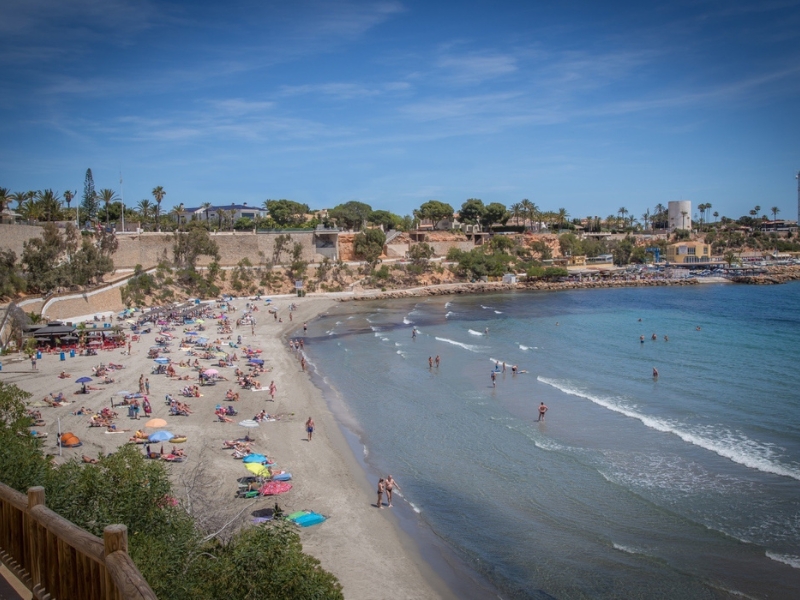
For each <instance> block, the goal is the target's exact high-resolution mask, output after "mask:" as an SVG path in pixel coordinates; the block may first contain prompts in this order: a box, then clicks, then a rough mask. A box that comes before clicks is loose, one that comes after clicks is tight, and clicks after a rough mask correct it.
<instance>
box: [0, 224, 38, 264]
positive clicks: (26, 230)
mask: <svg viewBox="0 0 800 600" xmlns="http://www.w3.org/2000/svg"><path fill="white" fill-rule="evenodd" d="M38 237H42V228H41V227H39V226H38V225H11V224H10V223H0V249H3V250H12V251H13V252H14V254H16V255H17V259H18V260H19V257H20V256H22V244H24V243H25V242H27V241H28V240H29V239H31V238H38Z"/></svg>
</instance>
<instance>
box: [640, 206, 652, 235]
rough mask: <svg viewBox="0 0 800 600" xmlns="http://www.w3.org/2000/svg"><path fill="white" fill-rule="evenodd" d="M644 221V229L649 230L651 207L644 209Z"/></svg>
mask: <svg viewBox="0 0 800 600" xmlns="http://www.w3.org/2000/svg"><path fill="white" fill-rule="evenodd" d="M642 222H643V223H644V230H645V231H647V224H648V223H650V209H649V208H648V209H647V210H646V211H644V214H643V215H642Z"/></svg>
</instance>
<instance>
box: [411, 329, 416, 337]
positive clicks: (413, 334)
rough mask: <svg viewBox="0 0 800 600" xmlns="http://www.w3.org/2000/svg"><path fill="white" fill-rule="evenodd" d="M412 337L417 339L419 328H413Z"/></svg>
mask: <svg viewBox="0 0 800 600" xmlns="http://www.w3.org/2000/svg"><path fill="white" fill-rule="evenodd" d="M411 339H412V340H415V339H417V328H416V327H414V328H412V329H411Z"/></svg>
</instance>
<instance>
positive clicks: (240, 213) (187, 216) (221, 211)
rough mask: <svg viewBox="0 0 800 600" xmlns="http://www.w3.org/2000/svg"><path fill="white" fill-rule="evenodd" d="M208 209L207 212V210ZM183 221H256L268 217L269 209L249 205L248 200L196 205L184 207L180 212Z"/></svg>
mask: <svg viewBox="0 0 800 600" xmlns="http://www.w3.org/2000/svg"><path fill="white" fill-rule="evenodd" d="M206 211H207V212H206ZM180 216H181V219H182V220H183V221H190V220H194V219H197V220H200V221H208V222H209V223H212V224H213V223H221V222H222V221H226V220H230V219H231V217H233V219H232V220H233V221H234V222H236V221H238V220H239V219H250V220H251V221H255V220H256V218H261V219H265V218H266V217H267V209H266V208H263V207H259V206H248V205H247V202H245V203H244V204H236V203H233V202H232V203H231V204H215V205H213V206H208V207H205V206H195V207H189V208H184V209H183V210H182V211H181V212H180Z"/></svg>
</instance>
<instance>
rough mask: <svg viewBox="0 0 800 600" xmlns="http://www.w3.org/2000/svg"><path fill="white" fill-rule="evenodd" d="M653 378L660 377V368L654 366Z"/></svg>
mask: <svg viewBox="0 0 800 600" xmlns="http://www.w3.org/2000/svg"><path fill="white" fill-rule="evenodd" d="M653 379H658V369H656V368H655V367H653Z"/></svg>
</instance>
